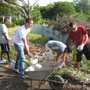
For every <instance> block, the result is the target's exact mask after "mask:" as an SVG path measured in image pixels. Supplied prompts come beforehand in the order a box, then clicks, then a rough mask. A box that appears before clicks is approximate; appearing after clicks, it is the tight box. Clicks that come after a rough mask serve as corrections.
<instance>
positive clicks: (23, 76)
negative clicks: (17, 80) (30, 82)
mask: <svg viewBox="0 0 90 90" xmlns="http://www.w3.org/2000/svg"><path fill="white" fill-rule="evenodd" d="M20 77H21V78H24V79H25V78H28V76H27V75H25V74H24V75H20Z"/></svg>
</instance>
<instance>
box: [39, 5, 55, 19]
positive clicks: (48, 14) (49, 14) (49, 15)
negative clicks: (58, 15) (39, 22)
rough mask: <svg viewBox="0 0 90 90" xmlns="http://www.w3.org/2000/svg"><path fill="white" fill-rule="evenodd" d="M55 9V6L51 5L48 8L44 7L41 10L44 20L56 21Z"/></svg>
mask: <svg viewBox="0 0 90 90" xmlns="http://www.w3.org/2000/svg"><path fill="white" fill-rule="evenodd" d="M53 7H54V5H52V4H49V5H48V6H43V7H41V8H40V12H41V15H42V17H43V18H44V19H54V18H55V16H54V13H53Z"/></svg>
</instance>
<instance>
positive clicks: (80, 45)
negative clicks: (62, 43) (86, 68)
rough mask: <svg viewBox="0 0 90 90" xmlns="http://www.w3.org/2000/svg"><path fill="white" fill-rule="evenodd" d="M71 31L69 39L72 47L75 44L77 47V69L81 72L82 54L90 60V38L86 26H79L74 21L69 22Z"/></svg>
mask: <svg viewBox="0 0 90 90" xmlns="http://www.w3.org/2000/svg"><path fill="white" fill-rule="evenodd" d="M69 26H70V31H69V33H68V37H69V40H70V41H71V47H72V46H73V45H75V46H76V48H77V53H76V55H77V60H76V61H77V69H78V73H80V62H81V60H82V55H83V54H84V55H85V56H86V59H87V60H90V43H89V39H88V32H87V30H86V28H85V27H84V26H77V25H76V24H75V23H74V22H70V23H69Z"/></svg>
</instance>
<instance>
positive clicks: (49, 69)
mask: <svg viewBox="0 0 90 90" xmlns="http://www.w3.org/2000/svg"><path fill="white" fill-rule="evenodd" d="M61 64H62V63H61V62H53V63H52V62H44V63H40V65H42V68H39V69H37V68H35V70H34V71H27V70H25V73H26V74H27V75H28V78H29V79H30V80H31V90H32V80H39V81H40V84H39V86H38V88H39V87H40V85H41V84H43V82H45V81H48V82H49V84H50V86H51V88H52V89H54V90H61V89H62V88H63V85H64V79H63V78H62V77H61V76H59V75H54V72H55V71H56V70H57V68H58V67H59V66H60V65H61ZM32 66H33V67H34V66H35V65H32Z"/></svg>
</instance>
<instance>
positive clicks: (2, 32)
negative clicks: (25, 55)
mask: <svg viewBox="0 0 90 90" xmlns="http://www.w3.org/2000/svg"><path fill="white" fill-rule="evenodd" d="M8 24H9V20H8V19H7V18H5V19H4V23H3V24H1V26H0V45H1V60H0V63H3V62H6V60H5V59H3V56H4V54H5V53H7V56H8V61H7V62H8V64H14V61H13V60H11V59H10V48H9V36H8V29H7V25H8Z"/></svg>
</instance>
